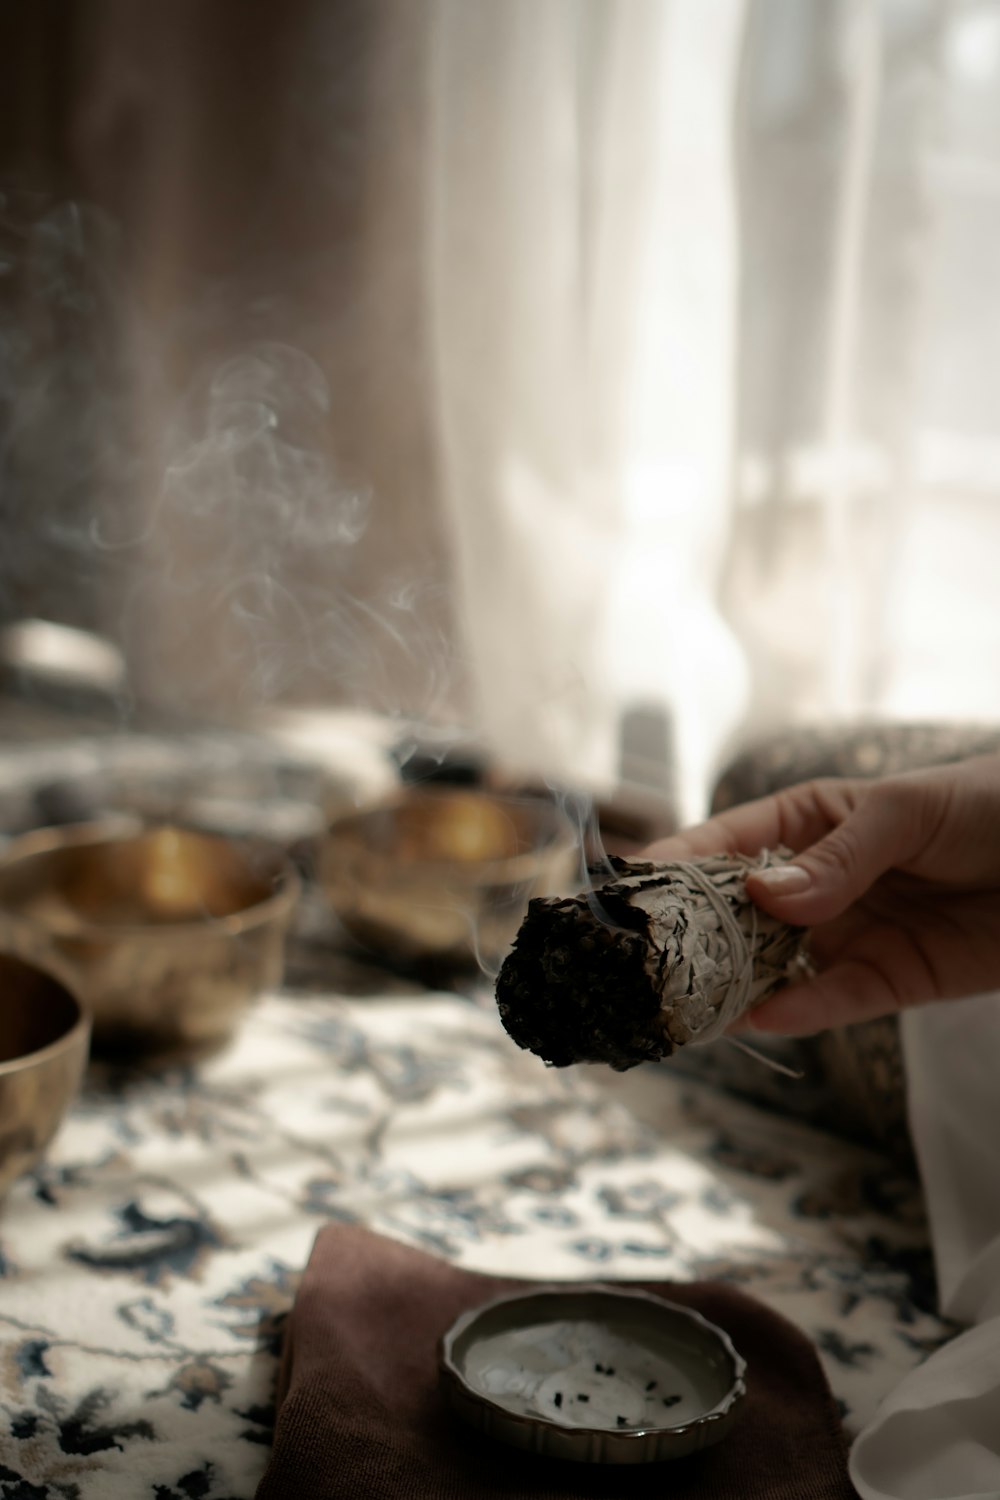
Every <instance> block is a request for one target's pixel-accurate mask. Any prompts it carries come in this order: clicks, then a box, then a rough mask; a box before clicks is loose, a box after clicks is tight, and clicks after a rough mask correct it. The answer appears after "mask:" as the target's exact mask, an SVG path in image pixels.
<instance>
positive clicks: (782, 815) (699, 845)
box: [644, 780, 855, 861]
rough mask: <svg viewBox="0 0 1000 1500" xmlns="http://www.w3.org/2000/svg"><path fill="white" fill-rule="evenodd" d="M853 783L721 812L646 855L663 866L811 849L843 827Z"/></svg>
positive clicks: (792, 792)
mask: <svg viewBox="0 0 1000 1500" xmlns="http://www.w3.org/2000/svg"><path fill="white" fill-rule="evenodd" d="M854 792H855V784H854V783H853V782H849V781H837V780H828V781H808V782H803V783H802V784H801V785H799V786H793V787H789V788H788V789H787V791H781V792H775V793H773V794H772V795H771V796H769V797H758V798H757V799H756V800H755V801H753V802H743V803H741V804H740V805H739V806H738V807H731V808H727V809H726V811H725V812H722V813H717V814H716V815H715V817H713V818H709V819H708V821H707V822H706V823H699V824H698V825H697V826H696V827H694V828H688V829H684V830H683V831H682V832H680V833H675V834H671V836H670V837H669V838H666V839H658V840H657V842H656V843H655V844H651V845H650V846H649V848H648V849H647V850H645V851H644V852H645V853H646V855H647V856H648V857H649V858H650V859H658V860H663V861H670V860H683V859H692V858H696V857H697V856H699V855H703V854H758V853H759V852H760V850H761V849H774V848H775V847H777V846H778V845H779V844H783V845H785V846H786V847H787V848H789V849H791V850H792V851H793V852H794V853H796V854H797V853H798V852H799V851H800V850H801V849H808V848H809V846H810V845H811V844H815V843H816V841H817V840H818V839H821V838H823V837H824V836H825V835H826V834H828V833H829V832H830V830H831V829H832V828H835V827H836V826H837V824H838V823H841V822H842V821H843V820H844V818H845V817H846V816H847V814H848V812H850V810H851V808H852V806H853V802H854Z"/></svg>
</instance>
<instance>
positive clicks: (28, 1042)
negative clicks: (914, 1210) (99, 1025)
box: [0, 953, 81, 1064]
mask: <svg viewBox="0 0 1000 1500" xmlns="http://www.w3.org/2000/svg"><path fill="white" fill-rule="evenodd" d="M80 1016H81V1010H80V1006H79V1004H78V1002H77V1001H76V1000H75V999H74V998H73V996H72V995H71V994H70V992H69V990H67V989H66V988H65V987H64V986H63V985H62V984H60V983H59V981H58V979H56V978H55V977H54V976H53V975H51V974H46V973H45V972H44V971H43V970H41V969H36V968H35V967H34V965H33V964H27V963H23V962H22V961H21V959H19V958H14V957H13V956H12V955H10V954H6V953H5V954H0V1064H3V1063H11V1062H16V1061H19V1060H22V1059H24V1058H27V1057H29V1056H30V1055H31V1054H32V1053H34V1052H41V1051H42V1050H43V1048H45V1047H51V1046H53V1045H54V1044H55V1043H56V1042H59V1041H61V1040H62V1039H63V1037H65V1036H67V1035H68V1034H69V1032H71V1031H72V1030H73V1028H74V1026H76V1024H77V1022H78V1021H79V1020H80Z"/></svg>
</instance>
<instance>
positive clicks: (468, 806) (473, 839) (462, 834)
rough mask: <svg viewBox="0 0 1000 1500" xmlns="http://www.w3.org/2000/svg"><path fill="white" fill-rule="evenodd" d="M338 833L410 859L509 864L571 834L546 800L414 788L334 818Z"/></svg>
mask: <svg viewBox="0 0 1000 1500" xmlns="http://www.w3.org/2000/svg"><path fill="white" fill-rule="evenodd" d="M332 832H333V833H334V835H335V836H343V837H345V838H347V839H350V840H352V841H354V842H358V843H363V844H364V846H365V848H366V850H367V851H368V853H369V854H375V855H379V856H383V857H385V858H386V859H390V860H392V861H399V862H402V863H405V864H410V865H415V864H430V865H459V866H472V865H481V864H490V865H493V864H503V863H506V862H508V861H511V860H519V859H520V858H521V857H523V856H525V855H530V854H532V853H534V852H535V851H536V850H538V849H541V848H547V847H548V846H550V845H552V844H554V843H557V842H559V841H561V840H564V839H567V838H568V837H569V836H570V833H571V830H570V829H569V825H568V824H567V823H566V822H565V820H564V819H563V818H562V817H561V815H560V814H559V812H558V811H557V810H556V809H555V808H554V807H552V806H551V805H549V804H548V803H545V802H542V801H541V800H532V799H529V798H524V799H517V798H503V797H498V796H492V795H487V794H485V793H481V792H465V791H447V792H445V791H413V792H410V793H408V794H407V795H406V796H404V797H403V798H401V799H400V800H399V801H397V802H395V803H393V804H390V805H387V806H385V807H378V808H373V809H370V810H368V811H366V812H363V813H358V814H354V815H352V816H350V817H348V818H346V819H344V820H343V822H342V823H340V824H334V825H333V829H332Z"/></svg>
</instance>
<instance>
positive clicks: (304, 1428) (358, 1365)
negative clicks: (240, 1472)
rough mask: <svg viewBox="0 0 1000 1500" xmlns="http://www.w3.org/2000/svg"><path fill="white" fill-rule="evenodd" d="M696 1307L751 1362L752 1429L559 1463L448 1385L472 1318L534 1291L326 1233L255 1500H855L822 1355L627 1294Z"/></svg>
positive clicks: (710, 1286) (745, 1418)
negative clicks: (492, 1426) (653, 1450)
mask: <svg viewBox="0 0 1000 1500" xmlns="http://www.w3.org/2000/svg"><path fill="white" fill-rule="evenodd" d="M627 1284H628V1285H629V1286H641V1287H642V1288H643V1289H644V1290H646V1291H649V1292H653V1293H658V1294H659V1295H661V1296H665V1297H668V1298H670V1300H671V1301H675V1302H680V1303H683V1304H685V1306H688V1307H693V1308H697V1310H698V1311H699V1312H700V1313H703V1314H704V1315H705V1317H707V1318H708V1319H710V1320H711V1322H713V1323H716V1324H718V1326H719V1327H721V1328H724V1329H725V1330H726V1331H727V1332H728V1333H729V1335H730V1337H731V1338H732V1340H733V1343H734V1344H735V1345H736V1347H737V1349H738V1350H739V1351H740V1353H741V1354H742V1355H743V1357H744V1359H745V1360H746V1361H747V1366H748V1370H747V1384H748V1394H747V1396H746V1398H745V1400H744V1402H743V1413H742V1416H741V1419H740V1421H739V1423H738V1424H737V1425H736V1426H735V1427H734V1428H733V1430H732V1431H731V1432H730V1433H729V1435H728V1436H727V1437H725V1438H724V1439H723V1440H722V1442H720V1443H719V1444H718V1445H717V1446H716V1447H714V1448H708V1449H705V1450H704V1451H703V1452H701V1453H698V1454H694V1455H692V1456H691V1457H689V1458H684V1459H678V1460H676V1461H673V1462H668V1463H665V1464H662V1463H661V1464H642V1465H637V1466H634V1467H633V1466H628V1467H623V1466H621V1465H590V1464H581V1463H559V1462H556V1461H553V1460H547V1459H539V1458H537V1457H534V1456H533V1455H530V1454H526V1453H522V1452H520V1451H519V1450H518V1449H515V1448H508V1447H506V1446H504V1445H503V1444H500V1443H495V1442H492V1441H490V1440H489V1439H487V1438H485V1437H483V1436H482V1435H481V1434H479V1433H477V1432H475V1431H474V1430H473V1429H472V1428H469V1427H467V1426H465V1424H463V1423H462V1422H461V1421H460V1420H459V1418H458V1417H457V1416H455V1415H454V1414H453V1413H452V1411H451V1410H450V1408H449V1407H448V1405H447V1403H446V1401H445V1398H444V1396H443V1394H442V1392H441V1390H440V1387H439V1383H438V1365H437V1360H438V1341H439V1339H440V1338H441V1335H442V1334H443V1333H444V1332H445V1331H446V1330H447V1329H448V1328H449V1327H450V1325H451V1324H452V1323H453V1322H454V1320H455V1318H457V1317H458V1315H459V1313H462V1312H464V1311H465V1310H466V1309H467V1308H470V1307H475V1306H477V1305H479V1304H480V1303H483V1302H487V1301H489V1300H490V1298H492V1297H497V1296H500V1295H502V1294H503V1293H505V1292H510V1291H518V1290H528V1289H530V1288H531V1287H532V1286H535V1285H538V1283H535V1282H528V1281H514V1280H511V1279H509V1278H504V1277H499V1276H480V1275H477V1274H475V1273H474V1272H471V1271H463V1270H460V1269H459V1268H458V1267H456V1266H453V1265H449V1264H448V1263H447V1262H446V1261H443V1260H439V1259H436V1258H435V1257H433V1256H430V1255H425V1254H423V1253H422V1252H421V1251H419V1250H411V1249H409V1248H408V1247H407V1246H405V1245H400V1244H397V1243H396V1242H395V1241H393V1240H387V1239H384V1238H383V1237H381V1236H380V1235H375V1234H372V1233H370V1232H369V1231H368V1230H364V1229H357V1228H354V1227H348V1226H343V1225H331V1226H329V1227H328V1228H326V1229H323V1230H321V1231H320V1233H319V1235H318V1236H317V1238H316V1243H315V1245H314V1247H313V1252H312V1255H311V1257H310V1260H309V1265H308V1267H307V1269H306V1272H305V1276H304V1277H303V1280H302V1285H301V1287H300V1289H299V1293H298V1296H297V1297H296V1300H295V1307H294V1309H293V1311H292V1315H291V1318H290V1320H289V1326H288V1333H287V1337H286V1342H285V1352H284V1358H283V1361H282V1369H281V1375H280V1378H279V1391H278V1398H279V1409H278V1421H277V1428H276V1431H275V1438H274V1451H273V1453H272V1455H271V1460H270V1463H269V1464H268V1468H267V1472H266V1473H265V1475H264V1477H263V1479H262V1480H261V1483H260V1486H259V1488H258V1490H257V1500H278V1497H280V1500H383V1497H386V1500H389V1497H391V1500H514V1497H526V1500H527V1497H530V1500H572V1497H576V1496H581V1497H582V1496H586V1497H588V1500H602V1497H606V1500H611V1497H622V1496H631V1495H639V1496H650V1497H652V1496H654V1495H655V1496H659V1497H662V1496H664V1495H667V1494H669V1495H670V1497H671V1500H684V1497H687V1496H691V1497H695V1496H697V1500H715V1497H718V1500H723V1497H724V1500H757V1497H760V1500H842V1497H851V1496H854V1495H855V1491H854V1489H853V1487H852V1486H851V1483H850V1481H849V1479H848V1477H847V1457H846V1444H845V1441H844V1437H843V1432H842V1429H841V1424H840V1421H839V1418H838V1414H837V1411H836V1408H835V1406H834V1403H833V1398H832V1397H831V1395H830V1391H829V1387H828V1386H827V1384H826V1380H825V1377H824V1375H823V1372H822V1369H821V1368H820V1364H819V1361H818V1359H817V1358H816V1354H815V1352H814V1350H813V1347H812V1345H811V1344H810V1343H809V1340H808V1339H807V1338H806V1337H805V1336H804V1335H803V1334H802V1333H800V1332H799V1331H798V1330H797V1329H796V1328H794V1327H793V1326H792V1325H791V1324H790V1323H788V1322H786V1321H785V1320H784V1319H783V1318H781V1317H779V1316H778V1314H777V1313H774V1312H772V1311H771V1310H770V1309H769V1308H767V1307H764V1306H763V1305H762V1304H761V1303H759V1302H756V1301H754V1300H753V1299H752V1298H750V1297H748V1296H746V1295H745V1294H744V1293H743V1292H739V1291H737V1290H736V1289H735V1288H734V1287H730V1286H726V1285H724V1284H721V1283H715V1282H692V1283H688V1284H674V1283H663V1282H659V1283H657V1282H638V1283H637V1282H629V1283H627Z"/></svg>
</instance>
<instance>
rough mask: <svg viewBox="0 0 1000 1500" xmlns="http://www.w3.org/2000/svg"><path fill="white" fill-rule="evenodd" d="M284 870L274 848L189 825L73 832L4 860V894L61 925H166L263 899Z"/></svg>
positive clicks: (0, 874)
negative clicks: (127, 832)
mask: <svg viewBox="0 0 1000 1500" xmlns="http://www.w3.org/2000/svg"><path fill="white" fill-rule="evenodd" d="M280 873H281V867H280V861H279V860H278V859H277V858H275V857H274V856H273V855H272V853H271V851H269V850H264V849H263V848H261V847H259V846H256V845H253V844H252V843H242V842H240V841H233V840H228V839H225V838H221V837H217V836H214V835H210V834H203V833H197V832H194V831H192V830H190V829H182V828H156V829H151V830H149V831H147V832H144V833H141V834H138V835H134V836H130V837H122V838H100V837H97V838H87V837H85V836H84V837H82V838H80V839H76V838H74V836H73V834H72V833H68V834H67V835H66V836H65V839H64V840H60V841H58V842H56V843H54V844H52V845H50V846H49V847H41V848H36V849H33V850H32V849H31V848H30V847H29V849H28V850H27V851H26V852H24V853H22V854H20V855H19V854H17V853H16V852H15V853H14V854H13V855H12V856H11V857H10V858H9V859H8V861H7V863H6V864H5V865H4V866H2V867H0V902H2V903H3V904H5V905H7V906H8V907H13V908H15V909H17V910H20V911H23V912H25V913H27V914H29V915H31V916H33V917H35V918H36V919H37V920H41V921H43V922H44V923H46V924H47V925H48V926H50V927H52V928H53V929H55V930H74V929H78V928H80V927H86V926H92V927H93V926H96V927H106V928H135V927H148V926H154V927H156V926H167V925H175V924H177V923H190V922H203V921H205V920H207V919H208V920H211V919H219V918H225V917H231V916H235V915H237V914H239V913H241V912H246V911H247V910H249V909H251V908H253V907H256V906H259V905H260V904H261V903H263V902H266V901H268V900H270V899H271V897H272V896H274V894H275V891H276V887H277V884H278V883H279V881H280Z"/></svg>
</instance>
